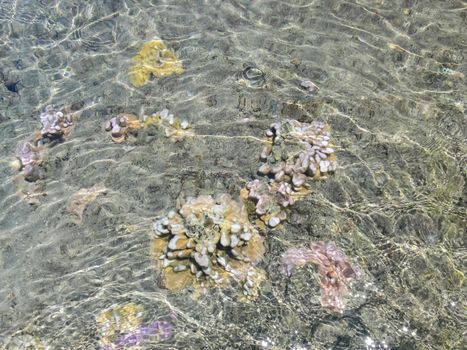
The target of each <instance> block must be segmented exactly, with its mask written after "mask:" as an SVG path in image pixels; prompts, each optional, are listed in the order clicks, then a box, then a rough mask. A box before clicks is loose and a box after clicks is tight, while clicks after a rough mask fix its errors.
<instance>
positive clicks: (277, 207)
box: [247, 120, 336, 227]
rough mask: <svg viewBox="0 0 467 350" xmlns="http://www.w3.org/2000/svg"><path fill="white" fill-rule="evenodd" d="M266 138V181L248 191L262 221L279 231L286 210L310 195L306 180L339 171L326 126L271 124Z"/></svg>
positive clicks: (254, 183)
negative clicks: (277, 227)
mask: <svg viewBox="0 0 467 350" xmlns="http://www.w3.org/2000/svg"><path fill="white" fill-rule="evenodd" d="M266 136H267V138H268V144H267V145H266V146H265V147H264V148H263V150H262V152H261V155H260V158H261V160H262V164H261V166H260V167H259V169H258V172H259V173H260V174H261V175H263V176H264V177H265V178H266V180H265V179H264V178H263V179H261V180H259V179H256V180H253V181H251V182H250V183H248V184H247V189H248V191H249V194H248V197H249V198H250V199H252V200H253V201H255V203H256V213H257V214H258V215H259V216H260V218H261V220H263V221H264V222H265V223H266V224H267V225H269V226H270V227H276V226H277V225H279V223H280V222H281V221H284V220H285V219H286V217H287V215H286V213H285V211H284V208H286V207H288V206H290V205H292V204H294V203H295V201H296V200H298V199H300V198H302V197H303V196H305V195H306V194H308V192H309V190H308V189H307V188H306V187H307V186H306V181H307V179H325V178H326V177H327V175H328V174H332V173H333V172H334V171H335V170H336V157H335V155H334V148H332V145H331V143H330V141H329V140H330V130H329V127H328V126H327V125H326V124H324V123H323V122H313V123H300V122H299V121H296V120H285V121H283V122H277V123H274V124H272V125H271V127H270V128H269V129H268V130H267V131H266Z"/></svg>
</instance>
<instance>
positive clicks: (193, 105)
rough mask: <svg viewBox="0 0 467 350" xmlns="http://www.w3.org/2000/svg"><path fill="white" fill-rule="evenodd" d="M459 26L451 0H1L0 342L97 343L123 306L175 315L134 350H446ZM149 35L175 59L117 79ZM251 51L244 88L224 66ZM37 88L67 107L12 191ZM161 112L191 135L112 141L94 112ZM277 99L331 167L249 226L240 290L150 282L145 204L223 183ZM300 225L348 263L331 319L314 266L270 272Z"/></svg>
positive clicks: (462, 148)
mask: <svg viewBox="0 0 467 350" xmlns="http://www.w3.org/2000/svg"><path fill="white" fill-rule="evenodd" d="M466 22H467V3H466V2H465V1H454V0H453V1H436V0H432V1H430V0H425V1H416V0H397V1H384V0H360V1H343V0H334V1H333V0H315V1H270V0H268V1H266V0H261V1H241V0H240V1H209V2H208V1H197V2H194V1H120V0H117V1H105V0H101V1H92V2H89V4H86V2H84V1H74V0H64V1H63V0H62V1H45V0H42V1H26V0H18V1H10V0H3V1H0V78H1V82H2V84H1V85H0V91H1V94H0V132H1V136H2V140H1V141H0V145H1V150H2V151H1V152H2V153H1V154H2V158H1V162H0V174H1V175H0V176H1V186H0V347H4V348H5V349H26V348H30V349H41V348H46V349H98V348H99V337H98V332H99V330H98V325H97V324H96V317H97V315H99V314H100V313H101V312H102V311H104V310H106V309H108V308H109V307H111V306H115V305H124V304H125V303H129V302H133V303H136V304H140V305H143V306H144V309H145V316H144V317H145V320H155V319H164V320H171V322H173V324H174V329H173V336H172V337H171V338H170V339H167V340H162V339H159V340H158V339H152V340H151V339H150V340H146V341H145V342H144V343H143V344H142V345H141V347H142V348H145V349H154V348H157V349H261V348H265V349H386V348H387V349H461V348H462V345H461V344H462V342H463V340H465V327H466V319H465V308H466V301H465V298H464V295H463V293H462V292H463V281H464V272H465V261H466V259H465V258H466V250H465V224H466V215H465V203H466V192H465V175H466V165H465V160H466V151H467V146H466V143H465V137H466V125H467V124H466V120H465V119H466V118H465V109H466V108H467V94H466V93H467V89H466V84H465V82H466V79H465V75H466V74H467V66H466V63H465V62H466V60H465V57H466V55H467V52H466V45H467V36H466V28H467V23H466ZM154 36H158V37H161V38H162V39H164V41H165V42H166V43H167V45H169V46H170V47H171V48H173V49H174V50H175V52H176V54H177V55H178V57H179V58H180V59H181V60H182V61H183V66H184V68H185V72H184V73H183V74H180V75H173V76H168V77H163V78H160V79H154V80H153V81H152V82H151V83H149V84H147V85H145V86H143V87H140V88H135V87H133V86H132V85H131V84H130V83H129V81H128V76H127V72H128V68H129V66H130V65H131V57H133V56H134V55H135V54H136V52H137V51H138V49H139V48H140V47H141V45H142V44H143V43H144V42H146V41H148V40H150V39H151V38H153V37H154ZM249 66H250V67H256V68H259V69H260V70H262V71H263V72H264V73H265V84H264V85H263V86H261V87H255V86H253V87H249V86H246V85H244V84H240V83H239V77H240V76H241V72H242V71H243V70H244V69H245V68H246V67H249ZM302 80H311V81H313V82H314V83H315V84H316V85H317V86H318V87H319V90H318V91H317V92H313V93H310V92H308V91H305V90H303V89H301V88H300V82H301V81H302ZM48 104H55V105H58V106H63V105H73V104H75V105H79V106H81V107H82V109H83V113H82V115H81V117H80V120H79V122H78V123H77V125H76V127H75V129H74V130H73V132H72V135H71V136H70V137H69V138H68V139H67V140H66V142H64V143H61V144H59V145H57V146H55V147H53V148H51V149H50V150H49V151H48V152H47V154H46V157H45V160H44V164H43V168H44V172H45V175H46V176H45V179H43V180H39V182H38V183H39V185H40V186H41V188H42V189H43V190H44V191H45V192H46V194H47V195H46V196H40V197H36V199H35V201H34V204H28V201H27V200H25V199H24V198H22V199H21V198H20V197H18V196H17V195H16V192H17V190H18V189H17V186H16V184H15V172H14V171H12V170H11V168H10V161H11V160H13V159H14V154H15V149H16V148H17V147H18V145H19V144H20V143H21V141H24V140H25V139H27V138H28V136H29V135H30V134H31V133H32V132H34V131H35V130H38V129H39V128H40V123H39V118H38V116H39V114H40V112H41V111H42V110H43V109H44V107H45V106H46V105H48ZM163 108H168V109H170V110H171V111H172V112H174V113H175V114H176V115H177V116H180V117H181V118H184V119H187V120H188V121H189V122H190V123H192V125H193V126H194V128H195V129H196V131H197V133H198V134H199V135H209V136H204V137H194V138H190V139H186V140H183V141H181V142H175V143H174V142H172V141H170V140H168V139H166V138H164V137H163V136H162V135H158V136H157V135H156V136H157V137H148V138H138V139H137V140H133V141H132V142H129V143H126V144H124V145H122V144H114V143H112V141H111V139H110V137H109V135H108V134H107V133H106V132H105V131H104V130H103V127H102V124H103V122H104V121H105V120H107V119H109V118H110V117H111V116H112V115H114V114H115V113H120V112H128V113H135V114H137V115H140V116H142V115H144V114H150V113H154V112H156V111H159V110H161V109H163ZM286 117H288V118H293V119H298V120H301V121H311V120H314V119H318V118H319V119H322V120H324V121H326V122H327V123H329V124H330V125H331V127H332V130H333V139H334V143H335V144H336V145H337V147H338V151H337V157H338V161H339V169H338V170H337V171H336V174H335V175H334V176H332V177H330V178H329V179H327V180H326V181H322V182H315V183H313V193H312V194H311V195H310V196H308V197H307V198H305V199H304V200H302V201H300V202H299V203H298V204H296V205H295V206H294V207H293V208H292V209H291V211H290V212H289V215H288V220H287V222H286V223H285V224H284V225H283V226H282V227H280V228H279V229H276V230H273V231H271V232H269V233H268V235H267V253H266V256H265V259H264V260H263V261H262V262H261V263H260V266H261V267H262V268H264V269H265V270H266V271H267V274H268V280H267V281H266V282H265V283H264V285H263V286H262V288H261V295H260V297H259V299H258V300H257V301H255V302H252V303H242V302H240V301H239V300H238V297H237V294H236V293H237V291H236V289H235V288H234V287H232V288H227V289H212V290H209V291H208V292H207V293H206V294H203V295H200V296H198V297H197V298H195V297H194V295H193V294H194V293H193V291H192V290H190V289H188V290H184V291H182V292H179V293H171V292H168V291H167V290H165V289H162V288H160V285H159V282H160V281H159V277H158V273H157V272H156V271H155V270H154V264H153V262H152V260H151V257H150V254H149V245H150V239H151V234H152V228H151V224H152V222H153V220H154V218H155V217H156V216H157V215H161V214H163V213H166V212H167V211H168V210H170V209H172V208H174V207H175V205H176V202H177V199H179V198H186V197H189V196H196V195H198V194H216V193H221V192H227V193H230V194H232V195H235V194H238V192H239V190H240V188H241V187H243V186H244V185H245V183H246V182H248V181H250V180H251V179H253V178H254V177H255V176H256V175H255V173H256V170H257V167H258V154H259V153H260V152H261V148H262V144H261V142H260V141H259V140H258V139H257V138H260V137H262V135H263V133H264V130H265V129H266V128H267V127H268V126H269V125H270V124H271V123H272V122H273V121H276V120H280V119H281V118H286ZM94 185H100V186H103V187H105V188H106V189H107V191H106V193H105V194H102V195H100V196H98V197H97V198H96V199H95V201H94V202H92V203H91V204H90V205H89V206H88V207H87V208H86V210H85V212H84V215H83V220H82V222H81V223H79V224H77V223H76V222H75V221H74V218H73V216H72V215H70V213H69V212H68V211H67V203H68V201H69V199H70V197H71V195H72V194H73V193H76V192H77V191H79V190H80V189H83V188H89V187H92V186H94ZM311 240H329V241H334V242H336V244H337V245H338V246H339V247H340V248H341V249H342V250H343V251H344V252H345V253H346V255H347V256H348V257H349V259H350V260H351V261H352V262H353V263H354V264H356V265H358V266H359V267H360V269H361V271H362V274H363V279H362V281H360V282H359V283H358V284H357V285H356V286H355V287H354V289H353V294H352V296H351V298H350V301H349V303H348V306H347V308H346V310H345V312H344V313H343V314H342V315H335V314H332V313H329V312H328V311H326V310H324V309H323V308H322V307H321V306H320V303H319V298H320V293H319V286H318V283H317V280H316V269H315V268H314V267H313V266H312V265H310V266H307V267H305V268H303V269H300V270H297V272H296V273H294V275H293V276H292V277H291V279H290V280H289V281H287V280H286V279H284V277H282V275H281V274H280V271H279V270H280V256H281V255H282V253H283V252H284V251H285V250H286V249H287V248H289V247H293V246H303V245H306V244H307V243H309V242H310V241H311ZM39 344H42V345H39ZM41 346H43V347H41Z"/></svg>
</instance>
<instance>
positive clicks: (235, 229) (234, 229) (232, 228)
mask: <svg viewBox="0 0 467 350" xmlns="http://www.w3.org/2000/svg"><path fill="white" fill-rule="evenodd" d="M241 229H242V226H240V224H237V223H234V224H232V226H230V232H232V233H239V232H240V230H241Z"/></svg>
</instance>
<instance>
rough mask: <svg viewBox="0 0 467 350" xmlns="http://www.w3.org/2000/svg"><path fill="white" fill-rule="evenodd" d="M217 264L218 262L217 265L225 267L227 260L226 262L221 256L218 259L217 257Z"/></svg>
mask: <svg viewBox="0 0 467 350" xmlns="http://www.w3.org/2000/svg"><path fill="white" fill-rule="evenodd" d="M217 262H218V263H219V265H221V266H225V265H227V260H226V259H225V258H224V257H223V256H218V257H217Z"/></svg>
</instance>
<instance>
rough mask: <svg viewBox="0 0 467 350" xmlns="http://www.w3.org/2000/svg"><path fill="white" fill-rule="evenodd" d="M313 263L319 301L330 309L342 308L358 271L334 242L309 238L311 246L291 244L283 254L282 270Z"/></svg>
mask: <svg viewBox="0 0 467 350" xmlns="http://www.w3.org/2000/svg"><path fill="white" fill-rule="evenodd" d="M308 263H312V264H314V265H316V266H317V267H318V276H319V283H320V287H321V305H322V306H323V307H324V308H326V309H329V310H331V311H333V312H337V313H341V312H342V311H343V307H344V304H343V298H344V297H345V296H346V295H347V292H348V289H347V288H348V285H349V283H350V282H351V281H352V279H355V278H358V277H359V272H358V270H356V269H355V268H354V267H352V265H351V264H350V263H349V262H348V260H347V257H346V256H345V255H344V253H342V251H341V250H340V249H339V248H338V247H337V246H336V244H335V243H334V242H321V241H317V242H312V243H311V245H310V248H305V247H302V248H290V249H288V250H287V251H286V252H285V253H284V254H283V255H282V265H281V273H282V275H283V276H285V277H290V276H291V275H292V272H293V270H294V269H295V268H299V267H303V266H305V265H306V264H308Z"/></svg>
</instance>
